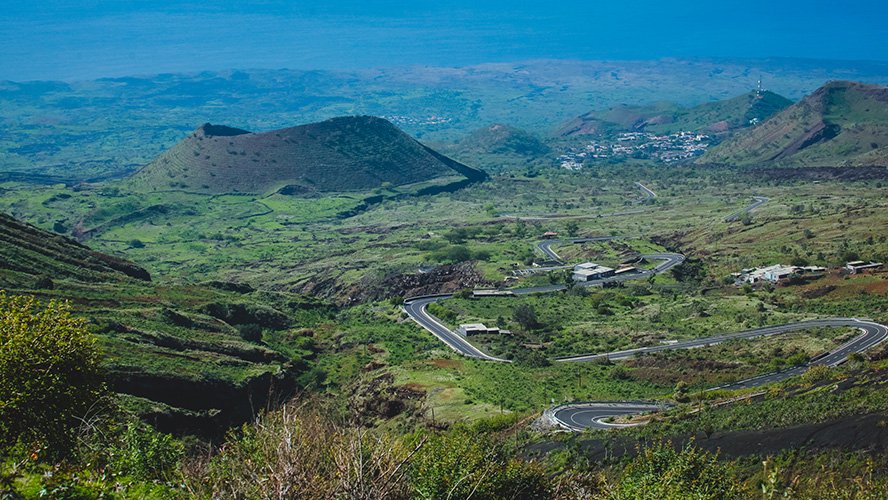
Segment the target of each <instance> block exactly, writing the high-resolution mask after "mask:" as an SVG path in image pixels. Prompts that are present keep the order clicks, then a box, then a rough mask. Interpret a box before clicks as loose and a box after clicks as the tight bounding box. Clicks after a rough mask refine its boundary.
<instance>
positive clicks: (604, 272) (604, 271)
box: [573, 262, 614, 281]
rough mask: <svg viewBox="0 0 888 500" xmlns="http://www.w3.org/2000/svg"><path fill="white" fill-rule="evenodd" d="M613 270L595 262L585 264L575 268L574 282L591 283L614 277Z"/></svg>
mask: <svg viewBox="0 0 888 500" xmlns="http://www.w3.org/2000/svg"><path fill="white" fill-rule="evenodd" d="M613 275H614V270H613V268H610V267H606V266H601V265H598V264H596V263H594V262H585V263H583V264H577V265H576V266H574V273H573V280H574V281H591V280H597V279H601V278H607V277H608V276H613Z"/></svg>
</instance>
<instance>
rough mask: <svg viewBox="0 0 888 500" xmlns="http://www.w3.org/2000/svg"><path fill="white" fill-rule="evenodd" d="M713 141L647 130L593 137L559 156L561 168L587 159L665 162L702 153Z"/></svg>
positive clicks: (573, 167)
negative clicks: (600, 137) (630, 158)
mask: <svg viewBox="0 0 888 500" xmlns="http://www.w3.org/2000/svg"><path fill="white" fill-rule="evenodd" d="M710 142H711V138H710V136H708V135H703V134H697V133H694V132H677V133H675V134H669V135H656V134H652V133H648V132H624V133H621V134H619V135H617V137H616V140H607V139H602V140H593V141H590V142H589V143H588V144H586V146H585V147H584V148H582V149H576V148H572V149H571V150H570V151H568V152H567V153H565V154H562V155H560V156H559V157H558V161H559V162H560V163H561V167H562V168H566V169H568V170H579V169H581V168H583V162H584V161H585V160H587V159H601V160H603V159H608V158H627V157H632V156H635V157H638V158H653V159H657V160H660V161H662V162H663V163H673V162H676V161H681V160H687V159H689V158H693V157H695V156H699V155H700V154H702V153H703V152H704V151H705V150H706V148H707V147H709V144H710Z"/></svg>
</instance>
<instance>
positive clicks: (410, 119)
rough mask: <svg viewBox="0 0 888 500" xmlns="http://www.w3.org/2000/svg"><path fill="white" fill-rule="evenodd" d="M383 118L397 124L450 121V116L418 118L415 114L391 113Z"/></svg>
mask: <svg viewBox="0 0 888 500" xmlns="http://www.w3.org/2000/svg"><path fill="white" fill-rule="evenodd" d="M382 118H385V119H386V120H388V121H390V122H392V123H394V124H395V125H437V124H440V123H448V122H449V121H450V118H445V117H443V116H424V117H419V118H417V117H414V116H396V115H389V116H383V117H382Z"/></svg>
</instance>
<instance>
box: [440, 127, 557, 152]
mask: <svg viewBox="0 0 888 500" xmlns="http://www.w3.org/2000/svg"><path fill="white" fill-rule="evenodd" d="M457 151H458V152H460V153H488V154H511V155H521V156H537V155H544V154H548V153H549V152H551V149H550V148H549V146H547V145H545V144H543V142H542V141H540V140H539V139H538V138H536V137H534V136H532V135H530V134H528V133H527V132H526V131H524V130H521V129H519V128H515V127H512V126H509V125H502V124H494V125H489V126H487V127H483V128H480V129H478V130H476V131H474V132H472V133H471V134H470V135H469V136H467V137H465V138H464V139H462V140H461V141H459V143H458V148H457Z"/></svg>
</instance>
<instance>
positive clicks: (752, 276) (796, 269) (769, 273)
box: [731, 264, 826, 284]
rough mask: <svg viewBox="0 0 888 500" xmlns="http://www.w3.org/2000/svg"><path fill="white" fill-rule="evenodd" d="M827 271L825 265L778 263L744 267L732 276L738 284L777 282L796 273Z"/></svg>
mask: <svg viewBox="0 0 888 500" xmlns="http://www.w3.org/2000/svg"><path fill="white" fill-rule="evenodd" d="M823 272H826V268H825V267H819V266H784V265H782V264H776V265H773V266H768V267H761V268H758V267H754V268H752V269H742V270H741V271H740V272H739V273H732V274H731V277H732V278H734V282H735V283H737V284H744V283H749V284H755V283H759V282H761V281H770V282H771V283H777V282H778V281H780V280H782V279H786V278H789V277H790V276H792V275H794V274H813V273H823Z"/></svg>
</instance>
